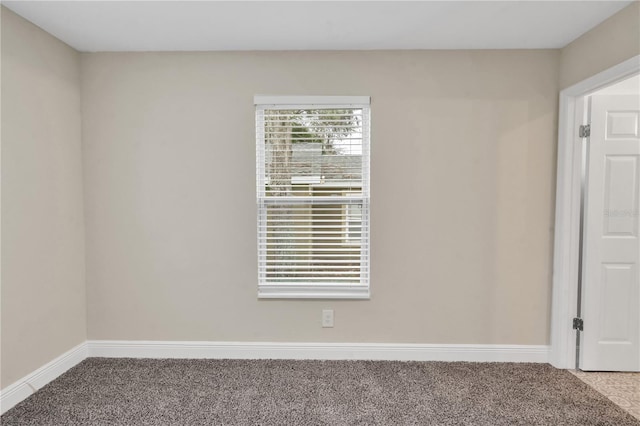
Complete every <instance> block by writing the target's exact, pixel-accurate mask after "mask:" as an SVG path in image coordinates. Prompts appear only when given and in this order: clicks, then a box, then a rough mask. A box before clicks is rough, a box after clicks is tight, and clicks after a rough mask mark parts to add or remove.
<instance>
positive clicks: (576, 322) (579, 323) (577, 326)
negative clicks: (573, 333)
mask: <svg viewBox="0 0 640 426" xmlns="http://www.w3.org/2000/svg"><path fill="white" fill-rule="evenodd" d="M573 329H574V330H579V331H583V330H584V321H583V320H582V318H574V319H573Z"/></svg>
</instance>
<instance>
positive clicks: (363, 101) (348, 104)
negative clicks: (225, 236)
mask: <svg viewBox="0 0 640 426" xmlns="http://www.w3.org/2000/svg"><path fill="white" fill-rule="evenodd" d="M254 104H255V106H256V112H258V111H260V110H265V109H295V108H299V109H313V108H319V107H321V108H336V109H337V108H362V109H363V110H366V114H365V117H366V119H365V120H363V123H362V133H363V136H362V138H363V146H362V164H363V170H362V188H361V191H362V198H361V200H362V229H361V233H362V238H361V264H360V270H361V278H360V279H361V283H360V284H358V285H353V284H333V283H332V284H313V285H310V284H307V283H304V284H303V283H278V284H265V283H260V282H259V284H258V298H259V299H369V298H370V297H371V281H370V267H369V264H370V254H369V253H370V247H369V232H370V224H369V203H370V192H369V183H370V171H369V169H370V117H371V111H370V97H369V96H266V95H257V96H255V97H254ZM256 126H258V127H259V122H258V121H256ZM263 153H264V138H259V137H257V141H256V163H257V167H256V172H257V182H256V183H257V189H258V200H257V202H258V226H259V224H260V223H261V222H263V221H264V220H265V219H266V209H265V208H264V206H265V205H267V204H269V200H267V199H266V197H265V196H264V192H263V191H264V180H265V177H264V154H263ZM345 198H347V199H346V200H345V201H346V202H349V201H354V202H355V200H349V198H348V197H345ZM262 244H264V242H263V241H261V239H260V230H259V229H258V270H259V273H260V268H261V265H263V264H265V263H266V262H265V261H266V249H264V248H263V247H262V246H261V245H262Z"/></svg>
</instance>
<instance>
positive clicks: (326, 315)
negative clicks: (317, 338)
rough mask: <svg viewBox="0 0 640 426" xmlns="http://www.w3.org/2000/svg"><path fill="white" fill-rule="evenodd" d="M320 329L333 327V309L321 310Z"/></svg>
mask: <svg viewBox="0 0 640 426" xmlns="http://www.w3.org/2000/svg"><path fill="white" fill-rule="evenodd" d="M322 327H324V328H328V327H333V309H323V310H322Z"/></svg>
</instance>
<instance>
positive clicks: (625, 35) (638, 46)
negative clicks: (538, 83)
mask: <svg viewBox="0 0 640 426" xmlns="http://www.w3.org/2000/svg"><path fill="white" fill-rule="evenodd" d="M636 55H640V2H637V1H636V2H634V3H632V4H631V5H629V6H627V7H626V8H624V9H622V10H621V11H620V12H618V13H616V14H615V15H613V16H612V17H610V18H609V19H607V20H606V21H604V22H603V23H602V24H600V25H598V26H597V27H595V28H593V29H592V30H591V31H589V32H587V33H585V34H583V35H582V36H581V37H579V38H577V39H576V40H574V41H573V42H572V43H570V44H568V45H567V46H566V47H565V48H564V49H562V50H561V56H560V88H566V87H569V86H571V85H573V84H575V83H578V82H579V81H582V80H584V79H585V78H588V77H591V76H592V75H595V74H597V73H599V72H601V71H604V70H606V69H608V68H611V67H612V66H614V65H617V64H619V63H621V62H624V61H625V60H627V59H629V58H632V57H634V56H636Z"/></svg>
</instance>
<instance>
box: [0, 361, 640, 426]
mask: <svg viewBox="0 0 640 426" xmlns="http://www.w3.org/2000/svg"><path fill="white" fill-rule="evenodd" d="M1 423H2V425H3V426H5V425H6V426H10V425H39V426H44V425H353V424H360V425H492V426H498V425H612V426H613V425H615V426H625V425H635V426H638V425H640V422H638V421H637V420H635V419H634V418H633V417H632V416H631V415H629V414H627V413H626V412H624V411H623V410H622V409H620V408H619V407H617V406H616V405H615V404H613V403H612V402H610V401H609V400H608V399H606V398H605V397H604V396H602V395H600V394H599V393H597V392H596V391H594V390H592V389H591V388H590V387H588V386H587V385H586V384H584V383H582V382H581V381H580V380H579V379H578V378H576V377H574V376H573V375H572V374H570V373H569V372H566V371H562V370H556V369H554V368H553V367H551V366H549V365H545V364H503V363H500V364H496V363H462V362H460V363H444V362H379V361H275V360H269V361H246V360H242V361H241V360H148V359H147V360H140V359H106V358H90V359H87V360H85V361H84V362H82V363H81V364H79V365H77V366H76V367H74V368H72V369H71V370H69V371H68V372H67V373H65V374H64V375H62V376H61V377H59V378H58V379H57V380H55V381H53V382H51V383H50V384H49V385H47V386H45V387H44V388H42V389H41V390H40V391H38V392H37V393H36V394H34V395H32V396H31V397H29V398H28V399H27V400H25V401H23V402H22V403H20V404H19V405H17V406H16V407H14V408H13V409H11V410H9V411H8V412H7V413H6V414H5V415H4V416H2V418H1Z"/></svg>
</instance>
